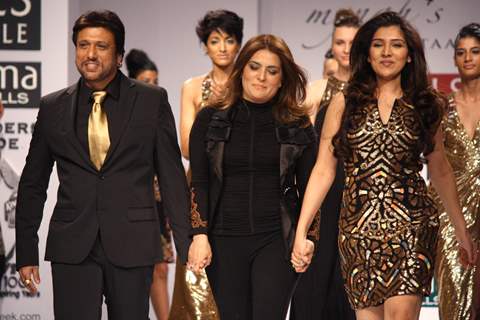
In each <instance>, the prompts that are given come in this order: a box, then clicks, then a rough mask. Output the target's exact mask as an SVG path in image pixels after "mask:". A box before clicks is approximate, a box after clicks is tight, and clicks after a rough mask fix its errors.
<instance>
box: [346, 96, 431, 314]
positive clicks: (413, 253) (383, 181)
mask: <svg viewBox="0 0 480 320" xmlns="http://www.w3.org/2000/svg"><path fill="white" fill-rule="evenodd" d="M362 109H363V110H362V111H363V112H359V113H357V114H356V115H354V116H353V121H352V128H349V129H348V131H347V140H348V142H349V144H350V146H351V150H352V156H351V157H350V158H349V159H346V160H345V161H344V166H345V175H346V179H345V189H344V192H343V200H342V209H341V213H340V221H339V238H338V241H339V250H340V259H341V260H340V264H341V268H342V274H343V277H344V280H345V289H346V292H347V296H348V298H349V300H350V303H351V305H352V307H353V308H354V309H361V308H366V307H373V306H378V305H380V304H383V303H384V302H385V300H386V299H388V298H390V297H392V296H397V295H406V294H418V295H428V294H429V292H430V283H431V280H432V276H433V263H434V260H435V257H434V255H435V249H436V246H435V243H436V235H437V230H438V217H437V210H436V206H435V203H434V202H433V200H432V199H431V197H430V196H429V194H428V190H427V186H426V184H425V181H424V180H423V178H422V177H421V175H420V170H421V168H422V163H421V162H420V157H419V155H418V154H415V151H414V150H415V144H416V142H417V141H418V139H419V136H420V125H419V120H418V117H417V115H416V113H415V111H414V107H413V106H411V105H409V104H407V103H405V102H404V101H403V100H402V99H398V100H396V101H395V103H394V105H393V108H392V111H391V115H390V118H389V120H388V122H387V123H386V124H384V123H383V122H382V120H381V118H380V113H379V109H378V106H377V104H376V103H372V104H371V105H369V106H366V107H365V108H362Z"/></svg>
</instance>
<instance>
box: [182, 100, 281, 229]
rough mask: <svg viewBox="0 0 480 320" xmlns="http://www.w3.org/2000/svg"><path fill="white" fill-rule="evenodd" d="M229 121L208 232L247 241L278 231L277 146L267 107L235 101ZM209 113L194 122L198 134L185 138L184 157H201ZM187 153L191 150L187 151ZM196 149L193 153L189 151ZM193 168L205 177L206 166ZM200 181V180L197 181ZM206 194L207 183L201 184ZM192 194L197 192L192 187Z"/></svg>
mask: <svg viewBox="0 0 480 320" xmlns="http://www.w3.org/2000/svg"><path fill="white" fill-rule="evenodd" d="M232 108H237V112H236V115H235V118H234V119H232V132H231V134H230V139H229V140H228V141H227V143H226V144H225V153H224V154H225V156H224V161H223V170H224V176H223V188H222V193H221V195H220V199H219V203H218V206H217V214H215V217H216V218H215V221H213V222H209V223H213V225H212V228H211V232H212V233H213V234H223V235H251V234H258V233H262V232H268V231H275V230H280V229H281V224H280V213H279V210H280V205H279V203H280V181H279V179H280V178H279V172H280V144H279V143H278V141H277V139H276V135H275V120H274V116H273V113H272V109H273V106H272V104H270V103H266V104H255V103H252V102H247V101H243V100H242V101H240V102H239V103H238V104H237V105H235V106H233V107H232ZM210 119H211V113H210V112H209V113H206V112H205V113H200V114H199V115H198V117H197V119H196V121H197V123H198V131H197V132H198V133H199V134H196V135H192V136H191V137H190V146H191V147H190V152H191V153H192V152H204V150H200V149H199V148H203V149H204V148H205V143H204V140H205V134H206V131H207V128H208V124H209V122H210ZM192 148H193V150H192ZM195 149H198V150H195ZM202 159H203V160H202V161H204V163H202V164H201V165H198V166H195V167H196V168H202V170H204V172H195V173H194V174H195V176H196V177H199V176H201V175H204V176H205V177H208V172H209V163H208V159H207V158H206V157H204V158H202ZM202 180H203V179H202ZM204 181H207V184H206V185H205V188H208V179H205V180H204ZM197 188H198V187H197Z"/></svg>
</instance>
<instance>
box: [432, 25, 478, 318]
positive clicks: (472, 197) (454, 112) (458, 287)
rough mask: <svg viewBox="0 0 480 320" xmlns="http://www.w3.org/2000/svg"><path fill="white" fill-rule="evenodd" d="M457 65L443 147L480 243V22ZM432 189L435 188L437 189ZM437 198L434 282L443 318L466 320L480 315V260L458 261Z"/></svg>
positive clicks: (464, 37) (466, 38)
mask: <svg viewBox="0 0 480 320" xmlns="http://www.w3.org/2000/svg"><path fill="white" fill-rule="evenodd" d="M454 61H455V66H456V67H457V69H458V73H459V74H460V78H461V80H462V86H461V88H460V90H459V91H458V92H456V93H454V94H452V95H451V96H450V98H449V106H448V108H447V112H446V114H445V116H444V119H443V122H442V129H443V132H444V137H443V144H444V146H445V152H446V154H447V158H448V161H449V162H450V164H451V165H452V169H453V173H454V175H455V180H456V183H457V189H458V195H459V197H460V203H461V207H462V213H463V215H464V216H465V221H466V222H467V228H468V230H470V232H471V233H472V237H473V239H474V240H475V242H476V243H477V244H478V243H479V241H480V186H479V184H478V177H479V176H480V162H479V160H480V132H479V130H480V24H478V23H471V24H468V25H466V26H464V27H463V28H462V29H461V30H460V32H459V33H458V35H457V37H456V40H455V54H454ZM432 191H433V190H432ZM433 195H434V197H435V198H434V199H435V201H436V203H437V205H438V208H439V213H440V231H439V233H438V248H437V260H436V269H435V278H436V280H437V283H438V297H439V304H438V307H439V312H440V318H441V319H449V320H464V319H465V320H467V319H478V318H479V317H480V274H479V273H480V270H479V268H480V261H479V260H480V259H477V265H476V268H469V269H468V268H465V267H464V266H463V265H462V264H460V263H459V261H458V257H459V255H460V254H461V252H460V250H458V243H457V239H456V237H455V232H454V231H455V229H454V225H453V224H452V223H451V222H450V219H449V217H448V214H447V213H446V211H445V209H444V206H443V205H442V202H441V200H440V199H439V197H438V196H437V194H436V193H435V192H433Z"/></svg>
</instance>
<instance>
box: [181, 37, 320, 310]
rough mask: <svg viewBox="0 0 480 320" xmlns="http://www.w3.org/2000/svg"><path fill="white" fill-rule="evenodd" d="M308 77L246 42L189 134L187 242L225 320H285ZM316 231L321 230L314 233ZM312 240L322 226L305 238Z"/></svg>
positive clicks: (306, 168) (275, 53)
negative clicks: (221, 91) (221, 93)
mask: <svg viewBox="0 0 480 320" xmlns="http://www.w3.org/2000/svg"><path fill="white" fill-rule="evenodd" d="M305 84H306V77H305V74H304V72H303V71H302V70H301V68H300V67H299V66H298V65H297V64H295V62H294V60H293V57H292V54H291V52H290V50H289V48H288V46H287V45H286V43H285V42H284V41H283V40H282V39H280V38H278V37H276V36H273V35H260V36H257V37H254V38H252V39H250V40H249V41H248V42H247V43H246V44H245V46H244V47H243V49H242V50H241V51H240V53H239V55H238V57H237V60H236V62H235V64H234V66H233V70H232V73H231V76H230V78H229V81H228V83H227V88H228V90H227V91H226V96H225V97H224V99H222V100H220V101H219V102H217V103H216V104H214V105H213V106H208V107H205V108H203V109H202V110H200V112H199V113H198V115H197V117H196V119H195V122H194V124H193V127H192V131H191V133H190V165H191V170H192V183H191V186H192V212H191V214H192V228H193V234H194V236H193V242H192V245H191V247H190V251H189V257H188V267H189V268H191V269H193V270H194V271H198V270H200V269H203V268H205V267H207V266H208V267H207V268H206V271H207V275H208V280H209V282H210V285H211V288H212V291H213V295H214V297H215V301H216V303H217V307H218V310H219V313H220V318H221V319H249V320H269V319H272V320H278V319H284V318H285V316H286V312H287V309H288V303H289V300H290V298H291V294H292V291H293V288H294V284H295V281H296V279H297V274H296V273H295V270H293V269H292V266H291V265H290V263H289V261H288V258H289V256H290V248H291V245H292V244H293V237H294V232H295V225H296V221H297V217H298V213H299V212H298V208H299V206H300V203H301V202H300V201H301V199H302V196H303V191H304V189H305V186H306V182H307V180H308V176H309V173H310V170H311V168H312V167H313V164H314V162H315V155H316V139H315V133H314V129H313V126H312V124H311V123H310V120H309V118H308V115H307V113H306V112H305V109H304V108H302V107H301V103H302V102H303V99H304V98H305ZM315 228H317V229H315ZM310 234H311V236H312V237H315V236H316V235H317V236H318V225H316V226H315V227H314V229H312V230H311V233H310Z"/></svg>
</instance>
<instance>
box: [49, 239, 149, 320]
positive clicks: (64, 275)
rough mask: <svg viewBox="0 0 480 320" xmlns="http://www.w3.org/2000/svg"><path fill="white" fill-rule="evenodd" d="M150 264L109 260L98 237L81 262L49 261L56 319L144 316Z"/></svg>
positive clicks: (140, 319) (143, 318)
mask: <svg viewBox="0 0 480 320" xmlns="http://www.w3.org/2000/svg"><path fill="white" fill-rule="evenodd" d="M152 273H153V266H146V267H135V268H122V267H118V266H115V265H113V264H111V263H110V261H108V259H107V257H106V255H105V252H104V251H103V248H102V245H101V241H100V239H97V241H96V242H95V245H94V247H93V248H92V251H91V252H90V254H89V256H88V257H87V258H86V259H85V261H83V262H82V263H80V264H63V263H52V279H53V294H54V312H55V319H56V320H77V319H78V320H85V319H89V320H90V319H92V320H97V319H100V318H101V310H102V309H101V307H102V295H104V296H105V302H106V304H107V310H108V319H110V320H124V319H125V320H126V319H129V320H130V319H138V320H147V319H148V311H149V300H148V299H149V292H150V285H151V283H152Z"/></svg>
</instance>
